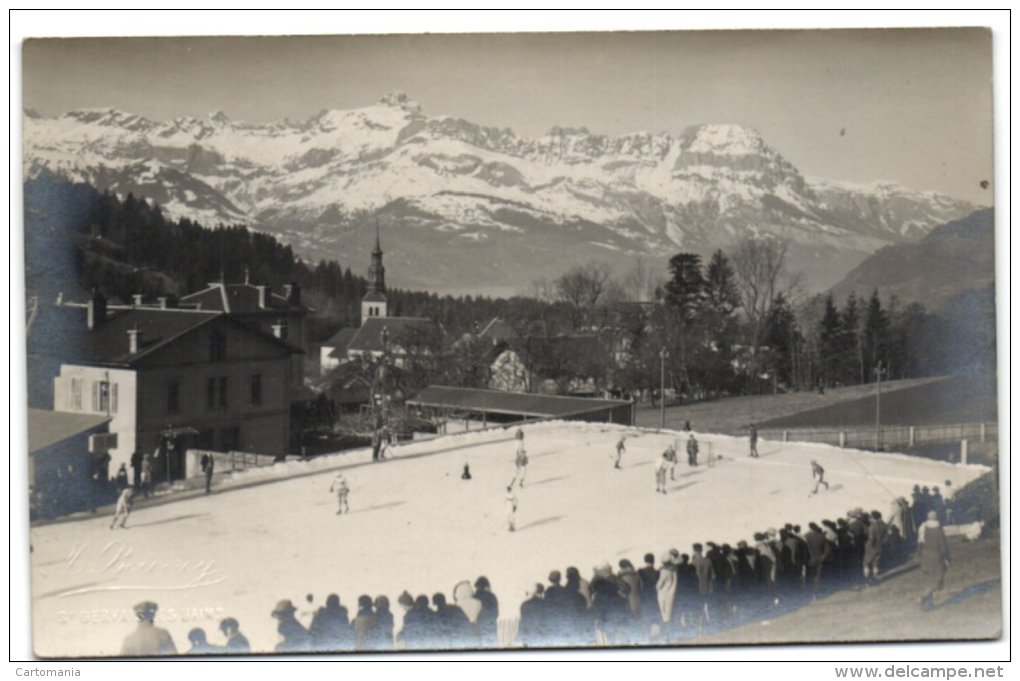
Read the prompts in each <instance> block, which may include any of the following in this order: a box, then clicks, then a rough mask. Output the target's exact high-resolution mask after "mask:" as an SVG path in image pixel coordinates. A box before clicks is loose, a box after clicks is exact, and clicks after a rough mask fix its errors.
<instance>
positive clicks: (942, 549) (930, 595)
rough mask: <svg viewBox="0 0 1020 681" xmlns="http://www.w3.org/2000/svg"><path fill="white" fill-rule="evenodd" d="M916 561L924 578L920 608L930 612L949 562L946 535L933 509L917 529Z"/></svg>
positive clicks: (941, 585)
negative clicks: (919, 564) (918, 562)
mask: <svg viewBox="0 0 1020 681" xmlns="http://www.w3.org/2000/svg"><path fill="white" fill-rule="evenodd" d="M917 559H918V561H920V563H921V572H922V573H924V577H925V586H924V588H925V591H924V595H923V596H921V608H923V609H924V610H931V609H932V608H934V607H935V592H936V591H941V590H942V588H943V587H944V586H945V579H946V572H947V571H948V570H949V562H950V559H949V543H948V542H947V541H946V533H945V531H943V529H942V524H941V523H940V522H939V514H938V511H935V510H934V509H933V510H931V511H928V519H927V520H925V521H924V523H923V524H922V525H921V527H920V528H918V532H917Z"/></svg>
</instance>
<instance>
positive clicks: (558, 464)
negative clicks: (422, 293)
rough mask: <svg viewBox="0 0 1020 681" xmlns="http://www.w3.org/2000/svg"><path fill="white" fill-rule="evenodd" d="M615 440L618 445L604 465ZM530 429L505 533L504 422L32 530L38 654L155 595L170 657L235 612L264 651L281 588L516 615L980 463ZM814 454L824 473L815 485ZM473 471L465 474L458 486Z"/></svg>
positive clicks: (110, 642) (307, 608) (350, 601)
mask: <svg viewBox="0 0 1020 681" xmlns="http://www.w3.org/2000/svg"><path fill="white" fill-rule="evenodd" d="M623 432H626V433H628V434H629V439H628V441H627V451H626V453H625V454H624V457H623V462H622V466H623V468H622V470H616V469H614V468H613V457H614V452H615V444H616V442H617V440H618V439H619V437H620V434H621V433H623ZM525 433H526V440H525V445H526V448H527V452H528V456H529V459H530V464H529V466H528V472H527V478H526V480H525V485H524V488H523V489H517V490H515V491H516V493H517V497H518V499H519V503H520V509H519V511H518V514H517V531H516V532H514V533H510V532H508V531H507V526H506V512H505V507H504V496H505V492H506V489H505V488H506V485H507V484H508V482H509V480H510V478H511V477H512V476H513V472H514V465H513V461H514V454H515V443H514V441H513V439H512V436H513V430H512V429H511V430H506V431H486V432H484V433H479V432H476V433H466V434H462V435H455V436H448V437H443V438H439V439H436V440H432V441H428V442H419V443H414V444H409V445H406V446H402V447H400V448H398V449H397V455H398V456H397V458H395V459H392V460H389V461H386V462H383V463H379V464H372V463H369V462H367V461H366V459H367V454H366V453H365V452H358V453H353V454H345V455H342V456H336V457H331V458H326V459H318V460H316V461H314V462H311V463H309V464H301V463H288V464H285V467H286V469H285V470H286V471H290V472H293V471H294V470H298V469H300V467H301V466H304V467H305V468H306V469H307V470H309V471H315V470H321V472H318V473H314V474H311V475H305V476H303V477H296V478H290V479H286V478H282V479H280V480H279V481H273V482H269V483H268V484H262V485H258V486H253V487H245V488H238V489H227V487H226V486H224V487H221V488H220V491H218V492H217V493H215V494H212V495H210V496H201V497H196V498H190V499H186V500H181V501H177V502H173V503H167V504H163V505H159V506H153V507H150V508H144V507H136V509H135V511H134V512H133V513H132V514H131V517H130V520H129V521H128V529H126V530H120V529H118V530H115V531H111V530H110V529H109V523H110V518H109V517H108V516H107V517H96V518H91V519H86V520H82V521H77V522H66V523H58V524H52V525H46V526H41V527H37V528H33V529H32V530H31V535H30V536H31V540H32V545H33V549H34V552H33V553H32V595H33V620H32V621H33V641H34V650H35V652H36V654H37V655H40V656H44V657H49V656H75V657H77V656H105V655H116V654H118V653H119V651H120V646H121V642H122V640H123V638H124V636H126V635H127V634H128V633H129V632H130V631H131V630H132V629H133V628H134V615H133V613H132V612H131V606H132V605H134V604H135V603H137V602H139V601H142V600H152V601H155V602H156V603H158V604H159V606H160V611H159V614H158V615H157V618H156V624H157V625H159V626H163V627H166V628H167V629H169V631H170V633H171V634H172V636H173V638H174V642H175V643H176V645H177V649H178V651H180V652H184V651H186V650H187V648H188V647H189V646H188V640H187V634H188V632H189V631H190V630H191V629H192V628H193V627H201V628H203V629H205V631H206V634H207V635H208V638H209V642H210V643H212V644H213V645H218V644H222V643H223V637H222V636H221V634H220V632H219V630H218V629H217V625H218V623H219V620H220V619H222V618H223V617H227V616H230V617H234V618H236V619H238V620H239V622H240V624H241V631H242V632H243V633H244V634H245V635H246V636H247V637H248V638H249V640H250V641H251V644H252V648H253V650H255V651H262V652H271V651H272V650H273V647H274V646H275V645H276V643H277V634H276V630H275V624H276V622H275V620H273V619H272V618H271V617H270V611H271V610H272V609H273V606H274V605H275V604H276V602H277V601H278V600H281V599H284V598H288V599H290V600H292V601H293V602H294V604H295V606H297V608H298V611H299V618H300V619H302V620H303V621H304V623H305V624H306V625H307V624H308V622H309V621H310V613H311V611H312V610H313V609H315V608H318V607H319V606H321V605H322V604H323V603H324V602H325V600H326V596H327V595H329V594H330V593H336V594H339V596H340V599H341V602H342V603H343V604H344V605H345V606H347V608H348V611H349V614H350V616H351V617H353V616H354V614H355V612H356V609H357V608H356V601H357V597H358V596H359V595H360V594H363V593H364V594H369V595H371V596H373V597H374V596H376V595H379V594H383V595H386V596H388V597H389V599H390V602H391V607H392V610H393V612H394V617H395V618H396V626H397V629H398V630H399V628H400V617H401V614H400V608H399V607H398V606H397V603H396V599H397V596H399V595H400V593H401V592H402V591H404V590H405V589H406V590H408V591H409V592H411V594H412V595H418V594H427V595H429V596H431V595H432V594H433V593H434V592H437V591H441V592H443V593H445V594H446V595H447V598H448V599H450V600H451V601H452V591H453V587H454V585H455V584H456V583H457V582H458V581H461V580H464V579H469V580H471V581H472V583H473V582H474V580H475V578H476V577H478V576H479V575H485V576H487V577H488V578H489V580H490V582H491V583H492V589H493V592H494V593H495V594H496V595H497V597H498V598H499V600H500V613H501V617H507V616H510V617H513V616H516V614H517V613H518V612H519V606H520V603H521V601H522V600H523V599H524V593H525V591H526V590H527V589H528V588H529V586H531V585H533V584H534V583H535V582H536V581H541V582H546V577H547V575H548V573H549V571H550V570H552V569H559V570H561V571H562V570H564V569H565V568H566V567H567V566H576V567H578V568H579V569H580V571H581V574H582V575H584V576H585V577H588V576H590V574H591V572H592V568H593V566H595V565H596V564H598V563H600V562H602V561H609V562H610V563H611V564H612V565H613V568H614V570H615V568H616V563H617V561H618V560H619V559H620V558H624V557H626V558H629V559H630V560H631V561H632V562H633V563H634V564H635V566H636V567H640V562H641V559H642V556H643V555H644V554H645V553H646V552H649V551H650V552H653V553H655V554H656V556H657V557H658V555H659V554H661V553H662V552H663V551H665V550H667V549H669V548H672V547H675V548H677V549H679V550H680V551H681V552H682V553H689V552H690V545H691V544H692V543H693V542H697V541H701V542H705V541H715V542H717V543H720V544H721V543H724V542H728V543H730V544H733V545H735V544H736V542H738V541H739V540H741V539H744V540H747V541H749V542H750V541H751V539H752V534H753V533H754V532H756V531H760V530H765V529H767V528H769V527H779V526H781V525H782V524H784V523H787V522H791V523H799V524H801V525H805V526H806V524H807V522H808V521H811V520H815V521H818V520H822V519H826V518H831V519H835V518H837V517H839V516H841V515H843V514H845V513H846V511H847V510H848V509H851V508H855V507H862V508H864V509H865V510H868V511H870V510H872V509H877V510H880V511H881V512H882V513H883V515H886V514H888V512H889V509H890V505H891V502H892V500H893V499H894V497H896V496H901V495H902V496H906V497H908V498H909V496H910V490H911V488H912V487H913V485H914V484H922V485H928V486H933V485H938V486H939V487H940V488H941V489H942V490H943V494H946V495H947V496H948V495H949V494H951V491H952V490H953V489H956V488H959V487H962V486H963V485H965V484H966V483H967V482H969V481H970V480H972V479H974V478H976V477H978V476H979V475H980V474H981V473H982V472H984V471H985V470H986V469H985V468H983V467H980V466H959V465H951V464H944V463H938V462H933V461H928V460H925V459H917V458H912V457H907V456H903V455H897V454H869V453H863V452H859V451H855V450H841V449H837V448H834V447H829V446H825V445H813V444H797V443H777V442H770V441H760V442H759V445H758V450H759V452H760V454H761V458H759V459H750V458H748V456H747V441H746V439H735V438H730V437H725V436H714V435H707V434H706V435H701V434H696V435H697V437H698V440H699V441H700V442H701V443H702V455H703V456H704V455H705V454H707V449H708V447H707V444H708V443H709V442H711V443H712V445H713V449H714V453H715V456H716V457H720V458H719V460H718V461H717V462H716V464H715V465H714V466H713V467H708V466H706V465H704V464H703V465H700V466H698V467H696V468H690V467H688V465H687V457H686V449H685V444H686V439H687V436H686V434H684V433H675V432H668V433H666V432H664V433H657V432H655V431H643V430H639V429H630V428H624V427H622V426H611V425H605V424H581V423H549V424H535V425H532V426H527V427H525ZM675 441H678V444H679V446H678V455H679V456H678V459H679V463H678V465H677V468H676V480H675V481H670V482H669V484H668V487H667V489H668V491H669V493H668V494H666V495H662V494H656V493H655V491H654V490H655V480H654V472H653V464H654V462H655V460H656V459H657V457H658V456H659V455H660V454H661V452H662V450H663V449H664V448H665V446H666V445H667V444H668V443H670V442H675ZM811 459H816V460H817V461H818V462H819V463H820V464H821V465H822V466H823V467H824V468H825V470H826V479H827V480H828V481H829V483H830V485H831V488H830V489H829V490H828V491H825V490H823V491H820V492H819V493H818V494H817V495H814V496H812V495H811V494H810V492H811V490H812V489H813V487H814V483H813V480H812V477H811V466H810V461H811ZM465 463H468V464H470V467H471V473H472V475H473V479H472V480H469V481H465V480H461V472H462V469H463V466H464V464H465ZM330 466H333V467H334V468H335V467H337V466H344V467H345V469H344V470H345V474H346V476H347V479H348V481H349V483H350V487H351V492H350V508H351V513H350V515H343V516H337V515H336V498H335V496H334V495H332V494H330V493H329V491H328V490H329V486H330V483H331V482H332V479H333V476H334V473H333V471H332V470H331V469H330V468H329V467H330ZM296 467H298V468H296ZM259 474H260V475H262V476H266V477H268V478H269V479H271V478H272V475H273V473H272V472H269V471H265V472H261V473H259ZM252 475H253V476H254V475H255V472H253V473H252ZM947 480H948V481H950V483H951V486H950V487H949V489H948V494H947V488H946V481H947ZM308 594H312V595H313V597H314V598H313V602H312V604H311V605H309V604H308V603H307V601H306V595H308ZM302 612H307V613H308V614H305V615H302Z"/></svg>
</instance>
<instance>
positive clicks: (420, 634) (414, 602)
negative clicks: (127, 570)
mask: <svg viewBox="0 0 1020 681" xmlns="http://www.w3.org/2000/svg"><path fill="white" fill-rule="evenodd" d="M397 602H398V603H399V604H400V606H401V607H402V608H404V626H403V628H402V629H401V630H400V633H399V634H398V635H397V640H398V641H399V642H401V643H402V644H403V647H404V649H406V650H421V649H425V648H431V647H433V645H434V643H433V627H434V625H435V617H434V613H433V612H432V610H431V608H429V597H428V596H425V595H421V596H418V598H416V599H412V598H411V594H409V593H407V592H406V591H405V592H404V593H402V594H401V595H400V598H399V599H398V600H397Z"/></svg>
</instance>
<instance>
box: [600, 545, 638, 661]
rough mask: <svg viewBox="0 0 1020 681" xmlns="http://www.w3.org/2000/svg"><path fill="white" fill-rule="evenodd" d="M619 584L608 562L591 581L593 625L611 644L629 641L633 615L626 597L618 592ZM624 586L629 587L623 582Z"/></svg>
mask: <svg viewBox="0 0 1020 681" xmlns="http://www.w3.org/2000/svg"><path fill="white" fill-rule="evenodd" d="M620 585H621V583H620V582H618V581H617V580H616V579H614V578H613V574H612V570H611V568H610V567H609V564H608V563H606V564H604V565H603V566H602V567H601V569H599V570H598V571H597V572H596V576H595V577H594V578H593V579H592V581H591V590H592V618H593V620H594V625H595V627H596V628H597V629H598V631H601V632H602V634H603V636H604V637H605V639H606V641H607V642H608V643H611V644H617V645H619V644H626V643H629V642H630V632H631V624H632V623H633V617H632V616H631V614H630V606H629V605H628V604H627V599H626V598H625V597H624V596H623V595H621V594H620ZM624 588H626V589H628V590H629V587H628V586H627V585H626V584H624Z"/></svg>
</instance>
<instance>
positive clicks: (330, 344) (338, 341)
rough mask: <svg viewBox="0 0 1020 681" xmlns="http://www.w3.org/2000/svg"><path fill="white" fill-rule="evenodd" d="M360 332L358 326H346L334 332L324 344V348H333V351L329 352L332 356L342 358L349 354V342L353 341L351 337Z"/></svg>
mask: <svg viewBox="0 0 1020 681" xmlns="http://www.w3.org/2000/svg"><path fill="white" fill-rule="evenodd" d="M357 333H358V328H357V327H356V326H345V327H344V328H342V329H340V330H339V331H337V332H336V333H335V334H333V337H332V338H330V339H329V340H328V341H326V342H325V343H323V344H322V347H324V348H333V352H331V353H329V356H330V357H333V358H342V357H343V356H344V355H346V354H347V344H348V343H350V342H351V339H352V338H354V336H355V335H356V334H357Z"/></svg>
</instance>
